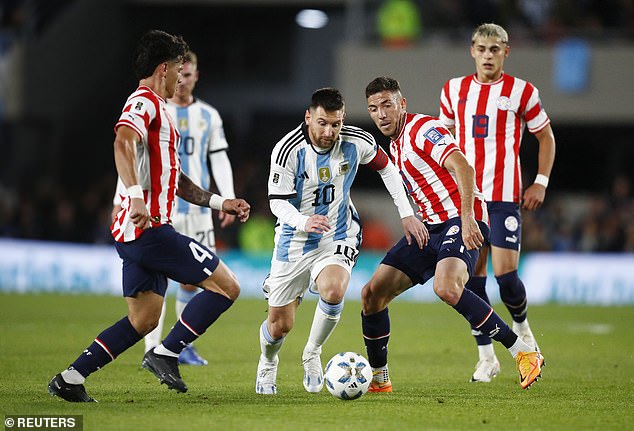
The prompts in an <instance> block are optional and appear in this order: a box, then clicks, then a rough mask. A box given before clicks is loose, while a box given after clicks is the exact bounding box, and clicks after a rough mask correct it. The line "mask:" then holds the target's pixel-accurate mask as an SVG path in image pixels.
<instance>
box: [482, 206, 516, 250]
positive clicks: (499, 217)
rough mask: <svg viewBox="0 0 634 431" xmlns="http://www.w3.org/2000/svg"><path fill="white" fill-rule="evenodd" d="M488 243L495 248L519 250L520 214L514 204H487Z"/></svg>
mask: <svg viewBox="0 0 634 431" xmlns="http://www.w3.org/2000/svg"><path fill="white" fill-rule="evenodd" d="M487 210H488V212H489V225H490V228H491V238H490V243H491V245H494V246H496V247H500V248H509V249H512V250H519V249H520V244H521V240H522V214H521V212H520V206H519V205H518V204H516V203H514V202H487Z"/></svg>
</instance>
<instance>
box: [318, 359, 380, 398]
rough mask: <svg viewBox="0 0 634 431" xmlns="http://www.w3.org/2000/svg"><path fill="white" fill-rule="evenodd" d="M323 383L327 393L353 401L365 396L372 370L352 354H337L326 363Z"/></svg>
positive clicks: (370, 380)
mask: <svg viewBox="0 0 634 431" xmlns="http://www.w3.org/2000/svg"><path fill="white" fill-rule="evenodd" d="M325 371H326V372H325V373H324V383H326V387H327V388H328V391H329V392H330V393H331V394H333V395H334V396H335V397H337V398H340V399H342V400H355V399H357V398H359V397H360V396H361V395H363V394H365V393H366V392H367V391H368V388H369V387H370V383H371V382H372V368H371V367H370V363H369V362H368V360H367V359H365V358H364V357H363V356H361V355H359V354H358V353H354V352H342V353H337V354H336V355H335V356H333V357H332V359H331V360H330V361H328V365H326V370H325Z"/></svg>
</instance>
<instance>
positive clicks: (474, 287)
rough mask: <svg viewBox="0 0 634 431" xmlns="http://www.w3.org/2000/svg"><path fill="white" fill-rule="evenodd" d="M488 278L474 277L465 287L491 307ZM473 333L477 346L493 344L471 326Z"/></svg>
mask: <svg viewBox="0 0 634 431" xmlns="http://www.w3.org/2000/svg"><path fill="white" fill-rule="evenodd" d="M486 284H487V278H486V276H485V277H475V276H472V277H471V278H470V279H469V281H468V282H467V285H466V286H465V287H466V288H467V289H469V290H470V291H472V292H473V293H475V294H476V295H478V296H479V297H480V298H482V300H483V301H484V302H486V303H487V304H489V305H491V301H489V295H487V291H486ZM471 333H472V334H473V336H474V338H475V340H476V344H477V345H478V346H485V345H487V344H491V338H490V337H489V336H488V335H486V334H484V333H483V332H482V331H481V330H480V329H477V328H474V327H473V326H471Z"/></svg>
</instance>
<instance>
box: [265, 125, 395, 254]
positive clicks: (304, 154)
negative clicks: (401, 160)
mask: <svg viewBox="0 0 634 431" xmlns="http://www.w3.org/2000/svg"><path fill="white" fill-rule="evenodd" d="M378 151H380V153H378ZM377 156H379V157H378V158H379V159H381V161H380V164H381V165H380V166H374V167H373V168H374V169H375V170H376V169H377V168H378V169H382V168H383V167H384V166H385V164H386V163H387V156H385V153H384V152H383V150H379V148H378V146H377V144H376V142H375V140H374V138H373V137H372V135H371V134H369V133H368V132H366V131H364V130H362V129H359V128H357V127H353V126H348V125H344V126H343V127H342V129H341V132H340V133H339V139H338V141H337V142H336V143H335V144H334V145H333V147H332V148H331V149H330V150H327V151H323V150H322V151H320V150H319V149H318V148H316V147H314V146H313V145H312V144H311V141H310V137H309V136H308V128H307V126H306V125H305V124H302V125H300V126H298V127H297V128H296V129H294V130H293V131H291V132H290V133H288V134H287V135H286V136H284V137H283V138H282V139H281V140H280V141H279V142H278V143H277V144H276V145H275V148H274V149H273V152H272V154H271V168H270V173H269V180H268V184H269V185H268V191H269V199H285V200H287V201H288V202H289V203H290V204H291V205H293V206H294V207H295V208H296V209H297V210H298V211H299V212H300V213H301V214H303V215H305V216H309V217H310V216H312V215H314V214H321V215H325V216H327V217H328V220H329V222H330V226H331V229H330V231H328V232H324V233H321V234H317V233H312V232H303V231H301V230H299V229H295V228H294V227H292V226H290V225H288V224H286V223H284V222H283V221H281V220H279V219H278V222H277V225H276V227H275V250H274V252H273V258H274V259H276V260H278V261H282V262H294V261H296V260H298V259H299V258H300V257H301V256H303V255H304V254H306V253H308V252H310V251H312V250H315V249H316V248H317V247H322V246H324V245H327V244H330V243H332V242H333V241H339V240H345V239H347V238H352V239H356V246H357V247H358V246H359V245H360V243H361V223H360V221H359V216H358V214H357V211H356V209H355V207H354V205H353V203H352V200H351V199H350V188H351V186H352V182H353V181H354V177H355V176H356V174H357V169H358V167H359V165H360V164H361V165H366V164H369V163H370V162H373V164H376V163H375V162H376V160H375V159H376V158H377Z"/></svg>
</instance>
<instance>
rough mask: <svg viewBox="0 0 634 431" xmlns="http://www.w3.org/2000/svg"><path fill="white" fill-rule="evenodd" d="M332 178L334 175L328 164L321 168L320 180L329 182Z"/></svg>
mask: <svg viewBox="0 0 634 431" xmlns="http://www.w3.org/2000/svg"><path fill="white" fill-rule="evenodd" d="M330 178H332V176H331V175H330V168H329V167H328V166H325V167H323V168H319V180H320V181H321V182H322V183H327V182H328V181H330Z"/></svg>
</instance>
